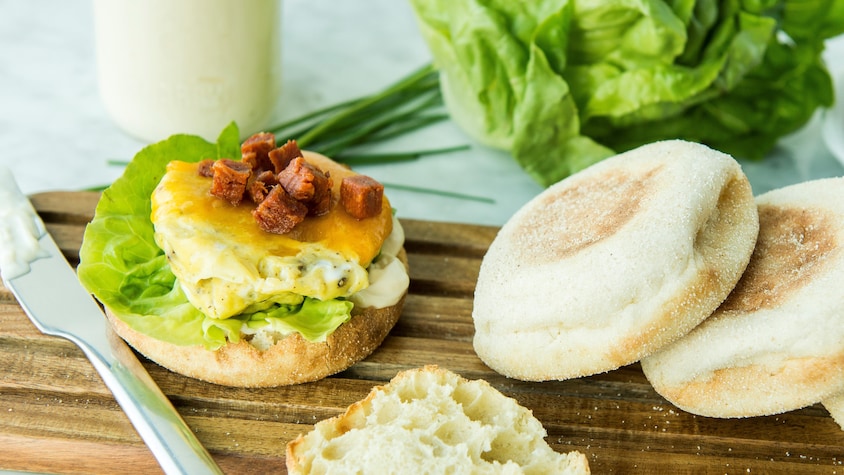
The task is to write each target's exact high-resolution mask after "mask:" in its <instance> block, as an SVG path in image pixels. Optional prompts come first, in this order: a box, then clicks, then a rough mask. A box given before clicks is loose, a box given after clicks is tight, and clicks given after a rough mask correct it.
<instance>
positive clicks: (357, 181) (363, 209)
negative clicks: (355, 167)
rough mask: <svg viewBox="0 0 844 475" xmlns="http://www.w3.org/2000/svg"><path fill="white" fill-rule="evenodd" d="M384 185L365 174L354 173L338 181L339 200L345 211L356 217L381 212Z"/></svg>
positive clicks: (365, 216)
mask: <svg viewBox="0 0 844 475" xmlns="http://www.w3.org/2000/svg"><path fill="white" fill-rule="evenodd" d="M383 197H384V185H382V184H381V183H379V182H378V181H376V180H375V179H374V178H370V177H368V176H366V175H354V176H350V177H346V178H343V181H342V182H340V202H341V203H342V204H343V208H344V209H345V210H346V212H347V213H349V214H350V215H352V216H353V217H355V218H357V219H365V218H371V217H373V216H377V215H379V214H380V213H381V206H382V201H383Z"/></svg>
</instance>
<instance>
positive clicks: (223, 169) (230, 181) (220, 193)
mask: <svg viewBox="0 0 844 475" xmlns="http://www.w3.org/2000/svg"><path fill="white" fill-rule="evenodd" d="M211 170H213V177H214V178H213V182H212V183H211V194H212V195H214V196H216V197H219V198H222V199H224V200H226V201H228V202H229V203H231V204H232V205H234V206H237V205H238V204H239V203H240V201H241V200H243V193H244V192H245V191H246V183H247V182H248V181H249V177H250V175H252V170H251V169H250V168H249V166H248V165H247V164H245V163H243V162H237V161H234V160H229V159H228V158H222V159H220V160H217V161H215V162H214V164H213V165H212V166H211Z"/></svg>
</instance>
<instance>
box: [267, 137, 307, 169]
mask: <svg viewBox="0 0 844 475" xmlns="http://www.w3.org/2000/svg"><path fill="white" fill-rule="evenodd" d="M269 157H270V162H272V164H273V167H274V169H275V172H276V173H281V171H282V170H284V169H285V168H287V165H288V164H290V161H291V160H293V159H294V158H296V157H304V156H303V155H302V151H301V150H299V145H297V144H296V141H295V140H288V141H287V142H285V144H284V145H282V146H281V147H278V148H274V149H272V150H270V152H269Z"/></svg>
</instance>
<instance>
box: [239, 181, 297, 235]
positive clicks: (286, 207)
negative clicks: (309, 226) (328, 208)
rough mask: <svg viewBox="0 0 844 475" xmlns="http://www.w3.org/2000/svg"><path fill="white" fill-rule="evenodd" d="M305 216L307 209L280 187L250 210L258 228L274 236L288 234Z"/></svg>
mask: <svg viewBox="0 0 844 475" xmlns="http://www.w3.org/2000/svg"><path fill="white" fill-rule="evenodd" d="M307 214H308V207H307V206H305V205H304V204H303V203H301V202H299V201H297V200H295V199H294V198H292V197H291V196H290V195H288V194H287V192H286V191H284V188H282V187H280V186H276V187H274V188H273V189H272V190H271V191H270V193H269V194H268V195H267V197H266V198H265V199H264V200H263V201H262V202H261V204H259V205H258V207H256V208H255V209H254V210H252V216H254V217H255V220H256V221H257V222H258V226H260V227H261V229H263V230H264V231H266V232H268V233H275V234H285V233H288V232H290V231H291V230H292V229H293V228H294V227H296V225H297V224H299V223H301V222H302V220H304V219H305V216H307Z"/></svg>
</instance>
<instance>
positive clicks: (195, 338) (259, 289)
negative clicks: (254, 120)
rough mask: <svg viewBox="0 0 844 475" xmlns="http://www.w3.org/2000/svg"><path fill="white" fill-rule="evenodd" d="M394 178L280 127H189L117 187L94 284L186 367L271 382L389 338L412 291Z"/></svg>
mask: <svg viewBox="0 0 844 475" xmlns="http://www.w3.org/2000/svg"><path fill="white" fill-rule="evenodd" d="M403 244H404V235H403V232H402V229H401V226H400V224H399V222H398V220H397V219H396V218H395V217H394V215H393V212H392V209H391V207H390V203H389V201H388V200H387V198H386V197H385V196H384V195H383V186H382V185H381V184H380V183H378V182H377V181H375V180H373V179H372V178H369V177H366V176H364V175H359V174H357V173H355V172H353V171H351V170H350V169H348V168H347V167H345V166H342V165H340V164H338V163H336V162H334V161H332V160H331V159H329V158H327V157H324V156H322V155H319V154H315V153H310V152H308V151H302V150H300V149H299V148H298V146H297V145H296V143H295V142H293V141H288V142H287V143H285V144H283V145H282V146H277V144H276V138H275V137H274V136H273V135H272V134H269V133H260V134H255V135H253V136H251V137H249V138H248V139H247V140H246V141H244V142H243V143H242V144H241V142H240V140H239V137H238V131H237V127H236V126H234V125H232V126H230V127H228V128H227V129H226V130H224V131H223V133H222V134H221V135H220V138H219V139H218V141H217V143H216V144H212V143H208V142H206V141H205V140H203V139H201V138H199V137H195V136H188V135H177V136H173V137H171V138H169V139H167V140H165V141H163V142H159V143H157V144H153V145H150V146H148V147H146V148H144V149H143V150H142V151H141V152H139V153H138V154H137V155H136V156H135V158H134V159H133V160H132V162H131V163H130V164H129V165H128V166H127V168H126V171H125V173H124V175H123V176H122V177H121V178H120V179H118V180H117V181H115V182H114V184H113V185H112V186H111V187H109V188H108V189H107V190H105V192H104V193H103V196H102V198H101V200H100V202H99V204H98V206H97V210H96V214H95V217H94V219H93V221H92V222H91V223H90V224H89V225H88V227H87V228H86V231H85V236H84V240H83V244H82V248H81V251H80V264H79V271H78V272H79V278H80V280H81V282H82V283H83V285H85V287H86V288H87V289H88V290H89V291H91V292H92V293H93V294H94V295H95V296H96V297H97V298H98V299H99V300H100V302H102V304H103V305H104V307H105V308H106V313H107V315H108V318H109V321H110V323H111V325H112V327H113V328H114V330H115V331H116V332H117V334H119V335H120V336H121V337H122V338H123V339H125V340H126V341H127V342H128V343H129V344H131V345H132V346H133V347H134V348H135V349H136V350H138V351H139V352H140V353H142V354H144V355H145V356H147V357H148V358H150V359H151V360H153V361H155V362H157V363H159V364H160V365H162V366H164V367H167V368H169V369H171V370H173V371H175V372H178V373H181V374H184V375H187V376H191V377H194V378H198V379H202V380H206V381H210V382H214V383H217V384H223V385H230V386H242V387H266V386H279V385H288V384H297V383H302V382H308V381H314V380H317V379H321V378H323V377H325V376H328V375H330V374H334V373H337V372H339V371H342V370H344V369H346V368H348V367H349V366H351V365H352V364H354V363H356V362H357V361H359V360H361V359H363V358H365V357H366V356H368V355H369V354H370V353H372V351H374V350H375V348H377V347H378V346H379V345H380V344H381V342H382V341H383V339H384V338H385V337H386V335H387V333H388V332H389V331H390V329H391V328H392V327H393V325H394V324H395V323H396V321H397V320H398V317H399V315H400V313H401V308H402V305H403V302H404V296H405V295H406V292H407V287H408V282H409V279H408V275H407V268H406V265H407V261H406V257H405V254H404V250H403Z"/></svg>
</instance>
